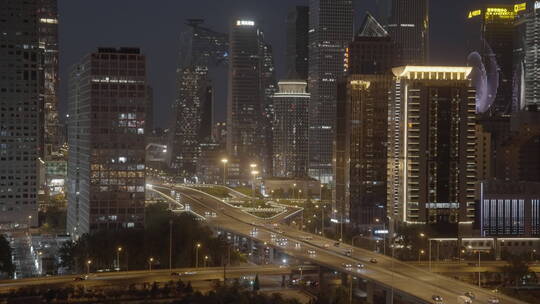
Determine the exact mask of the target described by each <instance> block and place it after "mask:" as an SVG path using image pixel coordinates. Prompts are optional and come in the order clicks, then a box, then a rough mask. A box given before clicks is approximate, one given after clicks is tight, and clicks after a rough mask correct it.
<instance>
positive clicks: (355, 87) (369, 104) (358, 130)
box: [334, 13, 398, 230]
mask: <svg viewBox="0 0 540 304" xmlns="http://www.w3.org/2000/svg"><path fill="white" fill-rule="evenodd" d="M397 53H398V49H397V47H396V45H395V44H394V43H393V42H392V40H391V38H390V36H389V35H388V33H387V32H386V30H385V29H384V28H383V27H382V25H381V24H380V23H379V22H377V20H375V18H374V17H373V16H371V14H369V13H368V14H367V15H366V17H365V19H364V22H363V24H362V26H361V27H360V30H359V31H358V33H357V34H356V36H355V38H354V41H353V42H352V43H351V44H350V45H349V48H348V52H347V63H348V71H349V73H350V75H349V77H348V78H347V81H345V83H344V84H343V85H340V91H341V90H343V91H344V92H342V93H341V92H340V94H338V96H343V98H338V113H341V119H339V122H338V124H337V129H336V133H337V135H336V141H335V149H336V152H335V157H334V159H335V162H336V165H335V172H336V176H335V185H336V189H335V194H336V196H335V198H336V202H338V204H337V205H336V206H335V208H334V209H337V210H340V209H343V210H344V211H345V213H346V214H345V217H346V218H349V219H350V222H351V224H352V226H353V227H354V228H355V229H359V230H360V229H362V228H367V227H373V225H377V224H381V225H382V224H383V223H384V222H385V220H386V175H387V166H386V163H387V157H386V146H387V145H386V142H387V139H388V138H387V137H388V136H387V135H388V100H389V98H390V95H389V92H390V90H391V85H392V84H393V82H392V80H393V74H392V73H391V71H392V67H394V66H395V62H396V61H397V56H396V54H397ZM339 202H344V206H343V207H342V206H341V205H340V204H339Z"/></svg>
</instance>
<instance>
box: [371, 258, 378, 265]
mask: <svg viewBox="0 0 540 304" xmlns="http://www.w3.org/2000/svg"><path fill="white" fill-rule="evenodd" d="M369 262H370V263H373V264H377V263H379V261H377V259H376V258H371V259H369Z"/></svg>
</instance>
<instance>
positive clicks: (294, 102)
mask: <svg viewBox="0 0 540 304" xmlns="http://www.w3.org/2000/svg"><path fill="white" fill-rule="evenodd" d="M278 84H279V92H277V93H276V94H274V97H273V100H274V111H275V118H274V127H273V129H274V149H273V152H274V157H273V163H274V176H277V177H290V178H294V177H306V176H307V170H308V130H309V127H308V123H309V120H308V118H309V94H308V93H306V87H307V82H306V81H305V80H295V79H288V80H282V81H280V82H279V83H278Z"/></svg>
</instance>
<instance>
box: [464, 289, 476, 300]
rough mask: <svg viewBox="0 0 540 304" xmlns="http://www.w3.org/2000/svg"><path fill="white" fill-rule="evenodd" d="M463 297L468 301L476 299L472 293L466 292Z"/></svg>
mask: <svg viewBox="0 0 540 304" xmlns="http://www.w3.org/2000/svg"><path fill="white" fill-rule="evenodd" d="M465 296H466V297H469V298H470V299H472V300H474V299H475V298H476V296H475V295H474V293H473V292H472V291H467V292H466V293H465Z"/></svg>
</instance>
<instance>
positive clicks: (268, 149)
mask: <svg viewBox="0 0 540 304" xmlns="http://www.w3.org/2000/svg"><path fill="white" fill-rule="evenodd" d="M259 41H260V42H259V43H260V45H259V52H260V54H259V58H260V61H259V64H260V71H261V75H260V81H261V83H260V88H261V95H260V96H261V110H262V121H261V131H260V136H262V138H261V142H262V143H263V145H264V148H263V151H262V153H261V158H260V169H261V170H262V173H263V175H265V176H272V173H273V172H272V169H273V166H272V158H273V151H272V149H273V139H272V137H273V135H274V133H273V131H272V121H273V120H274V115H275V114H274V103H273V100H272V97H273V96H274V94H275V93H276V92H277V91H278V86H277V82H276V71H275V67H274V54H273V51H272V46H271V45H270V44H269V43H268V42H266V41H265V40H264V35H263V33H262V32H259Z"/></svg>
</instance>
